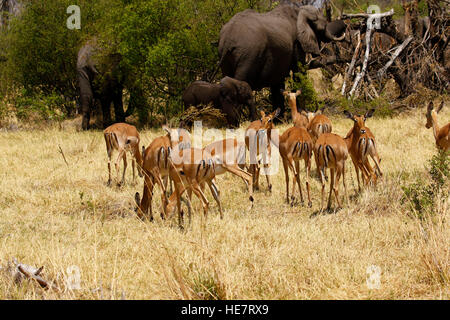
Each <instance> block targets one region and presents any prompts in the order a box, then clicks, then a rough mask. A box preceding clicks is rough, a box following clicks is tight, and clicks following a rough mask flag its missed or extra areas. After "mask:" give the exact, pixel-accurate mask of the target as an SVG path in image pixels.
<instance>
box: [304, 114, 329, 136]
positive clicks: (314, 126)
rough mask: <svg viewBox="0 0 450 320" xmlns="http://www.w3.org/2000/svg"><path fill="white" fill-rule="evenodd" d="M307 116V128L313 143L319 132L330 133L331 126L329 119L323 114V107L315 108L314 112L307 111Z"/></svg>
mask: <svg viewBox="0 0 450 320" xmlns="http://www.w3.org/2000/svg"><path fill="white" fill-rule="evenodd" d="M307 116H308V121H309V123H308V127H307V129H308V132H309V134H310V135H311V138H312V139H313V141H314V143H315V142H316V141H317V139H318V138H319V137H320V135H321V134H324V133H331V131H332V129H333V126H332V125H331V121H330V119H328V117H327V116H326V115H324V114H323V109H320V110H316V112H308V113H307Z"/></svg>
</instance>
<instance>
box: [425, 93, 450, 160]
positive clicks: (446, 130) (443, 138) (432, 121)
mask: <svg viewBox="0 0 450 320" xmlns="http://www.w3.org/2000/svg"><path fill="white" fill-rule="evenodd" d="M443 107H444V100H442V102H441V105H440V106H439V108H437V110H436V111H435V110H433V101H431V102H430V104H429V105H428V109H427V123H426V125H425V126H426V128H427V129H430V128H431V127H433V134H434V139H436V145H437V147H438V148H439V149H441V150H444V151H448V150H449V149H450V122H449V123H447V124H446V125H445V126H443V127H442V128H439V124H438V119H437V114H438V113H439V111H441V110H442V108H443Z"/></svg>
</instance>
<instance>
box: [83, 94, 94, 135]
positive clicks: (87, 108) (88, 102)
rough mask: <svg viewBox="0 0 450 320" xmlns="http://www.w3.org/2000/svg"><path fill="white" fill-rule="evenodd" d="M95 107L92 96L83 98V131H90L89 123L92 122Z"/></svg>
mask: <svg viewBox="0 0 450 320" xmlns="http://www.w3.org/2000/svg"><path fill="white" fill-rule="evenodd" d="M92 106H93V97H92V95H82V96H81V114H82V115H83V120H82V128H83V130H88V129H89V122H90V120H91V109H92Z"/></svg>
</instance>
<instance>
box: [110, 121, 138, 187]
mask: <svg viewBox="0 0 450 320" xmlns="http://www.w3.org/2000/svg"><path fill="white" fill-rule="evenodd" d="M103 135H104V137H105V142H106V151H107V153H108V183H107V185H108V186H110V185H111V157H112V153H113V151H114V150H117V151H118V152H119V154H118V156H117V159H116V161H115V166H116V173H117V180H119V164H120V160H121V159H123V173H122V181H121V182H119V183H118V184H119V185H122V184H124V183H125V171H126V169H127V155H126V152H127V151H128V152H130V153H131V155H132V157H133V158H132V162H131V165H132V167H133V182H134V181H135V179H136V177H135V175H136V174H135V161H137V164H138V174H139V176H140V177H142V171H141V167H142V157H141V153H140V150H139V141H140V138H139V133H138V131H137V129H136V127H135V126H132V125H129V124H126V123H116V124H113V125H111V126H109V127H108V128H106V129H105V130H104V131H103Z"/></svg>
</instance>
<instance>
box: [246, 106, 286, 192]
mask: <svg viewBox="0 0 450 320" xmlns="http://www.w3.org/2000/svg"><path fill="white" fill-rule="evenodd" d="M279 114H280V109H277V110H275V111H274V112H273V113H270V114H268V115H266V114H265V112H264V111H261V119H260V120H255V121H253V122H252V123H251V124H250V126H249V127H248V128H247V130H246V131H245V145H246V146H247V149H248V150H249V152H250V169H249V171H250V173H251V174H252V175H253V190H259V172H260V165H259V163H260V159H259V158H262V160H263V165H264V171H265V174H266V179H267V186H268V188H269V191H270V192H272V184H271V183H270V179H269V175H268V172H267V171H268V168H269V160H270V155H271V147H270V141H271V140H272V129H273V119H274V118H276V117H277V116H278V115H279Z"/></svg>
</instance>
